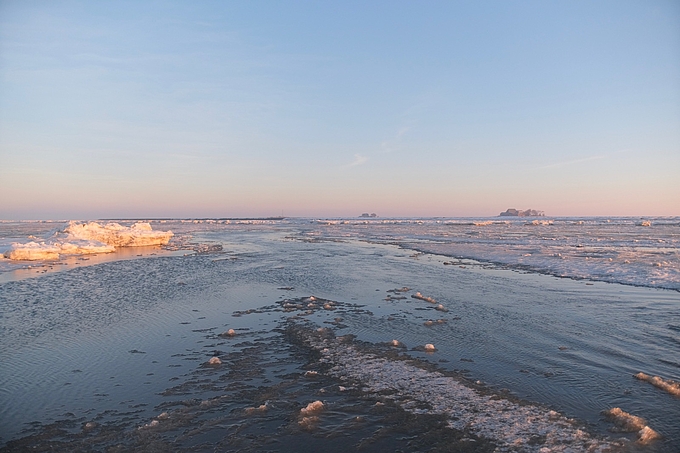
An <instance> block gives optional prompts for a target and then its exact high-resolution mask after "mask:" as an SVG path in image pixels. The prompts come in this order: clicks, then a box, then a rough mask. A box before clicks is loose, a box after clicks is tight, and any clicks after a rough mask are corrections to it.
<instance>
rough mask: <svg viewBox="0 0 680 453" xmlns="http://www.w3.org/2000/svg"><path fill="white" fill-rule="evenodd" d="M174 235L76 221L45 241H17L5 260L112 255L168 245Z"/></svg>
mask: <svg viewBox="0 0 680 453" xmlns="http://www.w3.org/2000/svg"><path fill="white" fill-rule="evenodd" d="M172 236H173V233H172V231H154V230H153V229H152V228H151V225H150V224H149V223H145V222H138V223H135V224H133V225H132V226H129V227H126V226H122V225H120V224H118V223H112V222H111V223H106V224H99V223H97V222H88V223H79V222H73V221H72V222H69V224H68V225H67V226H66V227H65V228H63V229H62V230H57V231H55V232H54V233H53V234H52V235H51V236H50V237H49V238H47V239H45V240H43V241H40V240H38V241H36V240H33V241H30V242H27V243H20V242H13V243H12V244H11V246H10V247H9V248H8V250H7V251H5V253H4V257H5V258H9V259H11V260H28V261H37V260H55V259H59V258H60V256H61V255H86V254H92V253H110V252H113V251H115V250H116V247H137V246H152V245H166V244H167V243H168V242H169V241H170V238H171V237H172ZM34 239H35V238H34Z"/></svg>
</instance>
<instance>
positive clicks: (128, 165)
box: [0, 0, 680, 219]
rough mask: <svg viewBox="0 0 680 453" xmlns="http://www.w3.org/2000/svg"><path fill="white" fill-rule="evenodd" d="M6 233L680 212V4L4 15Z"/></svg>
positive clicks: (0, 157)
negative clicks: (14, 226) (104, 221)
mask: <svg viewBox="0 0 680 453" xmlns="http://www.w3.org/2000/svg"><path fill="white" fill-rule="evenodd" d="M0 167H1V169H2V176H1V177H0V218H3V219H17V218H26V219H29V218H31V219H32V218H59V219H66V218H98V217H192V216H194V217H210V216H216V217H236V216H270V215H280V214H281V213H282V212H283V214H284V215H288V216H353V215H358V214H360V213H362V212H377V213H378V214H379V215H381V216H486V215H497V214H498V213H499V212H500V211H503V210H505V209H506V208H508V207H516V208H520V209H526V208H534V209H542V210H545V211H546V212H547V213H548V214H550V215H556V216H557V215H680V2H677V1H582V2H581V1H562V2H557V1H536V2H510V1H482V2H477V1H466V2H455V1H446V2H430V1H424V2H416V1H410V2H394V1H389V2H347V1H343V2H335V3H334V4H333V3H331V2H282V1H281V2H278V1H277V2H274V1H271V2H251V1H249V2H245V1H244V2H201V1H199V2H190V1H185V2H139V1H130V2H122V1H115V2H113V1H112V2H99V1H96V2H92V1H90V2H85V1H83V2H71V1H58V0H57V1H33V2H26V1H1V0H0Z"/></svg>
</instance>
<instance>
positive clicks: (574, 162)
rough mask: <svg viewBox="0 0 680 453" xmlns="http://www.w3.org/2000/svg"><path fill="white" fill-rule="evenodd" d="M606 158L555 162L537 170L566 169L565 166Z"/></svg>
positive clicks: (594, 157) (585, 158) (597, 157)
mask: <svg viewBox="0 0 680 453" xmlns="http://www.w3.org/2000/svg"><path fill="white" fill-rule="evenodd" d="M606 157H607V156H590V157H584V158H582V159H574V160H567V161H563V162H555V163H552V164H548V165H543V166H541V167H538V169H539V170H544V169H547V168H560V167H566V166H567V165H573V164H581V163H583V162H590V161H593V160H600V159H605V158H606Z"/></svg>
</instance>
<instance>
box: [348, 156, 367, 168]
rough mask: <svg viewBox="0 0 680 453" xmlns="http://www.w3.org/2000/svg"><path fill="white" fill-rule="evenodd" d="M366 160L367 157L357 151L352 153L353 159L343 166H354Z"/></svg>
mask: <svg viewBox="0 0 680 453" xmlns="http://www.w3.org/2000/svg"><path fill="white" fill-rule="evenodd" d="M367 160H368V157H366V156H362V155H361V154H358V153H357V154H355V155H354V160H353V161H352V162H351V163H350V164H348V165H345V168H350V167H356V166H359V165H363V164H365V163H366V161H367Z"/></svg>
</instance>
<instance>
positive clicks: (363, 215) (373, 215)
mask: <svg viewBox="0 0 680 453" xmlns="http://www.w3.org/2000/svg"><path fill="white" fill-rule="evenodd" d="M359 217H378V214H376V213H375V212H374V213H372V214H369V213H368V212H364V213H363V214H361V215H360V216H359Z"/></svg>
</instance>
